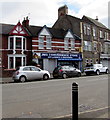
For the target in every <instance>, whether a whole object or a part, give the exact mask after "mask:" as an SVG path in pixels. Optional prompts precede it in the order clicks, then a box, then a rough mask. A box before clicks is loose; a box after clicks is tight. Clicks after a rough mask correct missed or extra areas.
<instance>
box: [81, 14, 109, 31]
mask: <svg viewBox="0 0 110 120" xmlns="http://www.w3.org/2000/svg"><path fill="white" fill-rule="evenodd" d="M84 18H87V19H88V20H90V21H91V22H92V23H93V24H95V25H96V26H98V27H101V28H105V29H108V28H107V27H106V26H105V25H103V24H102V23H101V22H99V21H98V20H95V19H92V18H90V17H87V16H83V18H82V19H84Z"/></svg>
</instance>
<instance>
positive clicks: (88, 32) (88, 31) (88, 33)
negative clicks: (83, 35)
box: [87, 25, 91, 35]
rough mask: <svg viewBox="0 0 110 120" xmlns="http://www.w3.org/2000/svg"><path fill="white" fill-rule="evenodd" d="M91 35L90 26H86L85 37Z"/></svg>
mask: <svg viewBox="0 0 110 120" xmlns="http://www.w3.org/2000/svg"><path fill="white" fill-rule="evenodd" d="M90 34H91V29H90V25H87V35H90Z"/></svg>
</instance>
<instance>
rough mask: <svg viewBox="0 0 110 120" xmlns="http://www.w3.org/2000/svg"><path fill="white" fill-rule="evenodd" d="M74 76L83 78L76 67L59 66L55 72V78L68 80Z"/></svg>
mask: <svg viewBox="0 0 110 120" xmlns="http://www.w3.org/2000/svg"><path fill="white" fill-rule="evenodd" d="M73 76H78V77H80V76H81V71H80V70H79V69H77V68H75V67H74V66H67V65H64V66H58V67H56V68H55V69H54V71H53V77H54V78H58V77H61V78H64V79H65V78H67V77H73Z"/></svg>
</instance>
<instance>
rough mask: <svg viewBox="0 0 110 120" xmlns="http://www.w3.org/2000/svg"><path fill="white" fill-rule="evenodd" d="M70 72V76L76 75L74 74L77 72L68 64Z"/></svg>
mask: <svg viewBox="0 0 110 120" xmlns="http://www.w3.org/2000/svg"><path fill="white" fill-rule="evenodd" d="M70 73H71V77H73V76H76V74H77V73H76V70H75V68H74V67H73V66H70Z"/></svg>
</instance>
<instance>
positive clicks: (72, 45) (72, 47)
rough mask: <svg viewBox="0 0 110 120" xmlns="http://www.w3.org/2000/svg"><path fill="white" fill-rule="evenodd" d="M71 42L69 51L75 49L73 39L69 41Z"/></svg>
mask: <svg viewBox="0 0 110 120" xmlns="http://www.w3.org/2000/svg"><path fill="white" fill-rule="evenodd" d="M70 40H71V50H72V49H74V48H75V41H74V39H73V38H71V39H70Z"/></svg>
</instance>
